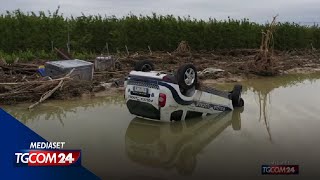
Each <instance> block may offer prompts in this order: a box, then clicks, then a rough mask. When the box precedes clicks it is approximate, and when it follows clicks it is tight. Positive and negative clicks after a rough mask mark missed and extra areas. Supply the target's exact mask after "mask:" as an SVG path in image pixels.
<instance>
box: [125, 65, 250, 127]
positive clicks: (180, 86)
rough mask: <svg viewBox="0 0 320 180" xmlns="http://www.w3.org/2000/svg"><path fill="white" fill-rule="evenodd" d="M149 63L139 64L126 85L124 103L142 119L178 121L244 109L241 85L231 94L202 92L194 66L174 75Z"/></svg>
mask: <svg viewBox="0 0 320 180" xmlns="http://www.w3.org/2000/svg"><path fill="white" fill-rule="evenodd" d="M153 70H154V67H153V64H152V63H151V62H150V61H141V62H139V63H138V64H137V65H136V67H135V70H134V71H131V72H130V74H129V76H128V77H127V78H126V81H125V100H126V104H127V107H128V109H129V111H130V113H131V114H134V115H137V116H139V117H142V118H148V119H155V120H163V121H172V120H175V121H179V120H185V119H187V118H191V117H196V116H205V115H208V114H213V113H219V112H224V111H231V110H233V109H234V108H235V107H242V106H243V105H244V101H243V99H242V98H241V91H242V86H241V85H235V86H234V88H233V90H232V91H230V92H225V91H220V90H217V89H213V88H208V87H201V90H200V89H199V87H198V86H199V84H198V79H197V71H196V68H195V67H194V66H193V65H192V64H186V65H183V66H181V67H180V68H179V69H178V71H177V72H175V73H166V72H162V71H153Z"/></svg>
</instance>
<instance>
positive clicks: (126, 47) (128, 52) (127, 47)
mask: <svg viewBox="0 0 320 180" xmlns="http://www.w3.org/2000/svg"><path fill="white" fill-rule="evenodd" d="M125 47H126V51H127V55H128V56H129V50H128V47H127V45H125Z"/></svg>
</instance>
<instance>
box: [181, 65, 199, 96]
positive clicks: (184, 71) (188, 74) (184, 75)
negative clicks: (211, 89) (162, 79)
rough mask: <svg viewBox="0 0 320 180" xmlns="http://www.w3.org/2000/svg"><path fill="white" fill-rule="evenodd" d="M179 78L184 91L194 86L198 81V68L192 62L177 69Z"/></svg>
mask: <svg viewBox="0 0 320 180" xmlns="http://www.w3.org/2000/svg"><path fill="white" fill-rule="evenodd" d="M177 80H178V84H179V87H180V89H181V90H182V91H187V90H189V89H191V88H194V87H195V85H196V84H197V83H198V75H197V70H196V68H195V67H194V66H193V65H192V64H186V65H182V66H180V67H179V69H178V71H177Z"/></svg>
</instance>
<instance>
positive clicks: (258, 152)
mask: <svg viewBox="0 0 320 180" xmlns="http://www.w3.org/2000/svg"><path fill="white" fill-rule="evenodd" d="M242 84H243V86H244V89H243V95H242V97H243V99H244V100H245V108H244V110H243V112H241V111H240V110H236V111H233V112H229V113H224V114H219V115H213V116H209V117H206V118H204V119H192V120H187V121H183V122H175V123H159V122H154V121H146V120H142V119H139V118H135V116H133V115H131V114H130V113H129V112H128V110H127V108H126V106H125V104H124V101H123V95H119V96H117V97H103V98H101V97H99V98H94V99H82V100H71V101H48V102H46V103H44V104H42V105H40V106H39V107H37V108H35V109H34V110H32V111H28V110H27V107H28V105H29V104H20V105H16V106H5V107H4V109H5V110H6V111H8V112H9V113H10V114H12V115H13V116H15V117H16V118H18V119H19V120H20V121H21V122H22V123H23V124H25V125H26V126H28V127H30V128H31V129H32V130H34V131H35V132H37V133H38V134H39V135H41V136H42V137H44V138H45V139H47V140H48V141H65V142H66V145H65V148H67V149H81V150H82V164H83V165H84V166H85V167H86V168H88V169H89V170H91V171H92V172H93V173H95V174H96V175H98V176H99V177H101V178H103V179H140V180H141V179H159V180H160V179H179V178H187V179H200V178H204V177H207V178H210V179H211V178H213V177H215V176H219V177H220V178H221V176H228V177H232V176H241V177H255V179H256V178H259V177H262V178H263V177H265V176H262V175H261V165H263V164H267V165H269V164H270V165H271V164H291V165H299V167H300V175H299V176H298V177H297V178H299V177H300V178H307V177H308V176H309V179H310V178H311V176H317V177H319V176H320V171H319V170H318V168H319V167H320V166H319V164H320V163H319V162H320V155H319V152H320V74H313V75H288V76H281V77H276V78H263V79H255V80H249V81H245V82H243V83H242ZM220 88H223V89H230V88H232V84H225V85H221V87H220ZM268 177H270V176H268ZM278 177H279V176H278ZM286 177H288V176H286ZM291 178H292V176H291Z"/></svg>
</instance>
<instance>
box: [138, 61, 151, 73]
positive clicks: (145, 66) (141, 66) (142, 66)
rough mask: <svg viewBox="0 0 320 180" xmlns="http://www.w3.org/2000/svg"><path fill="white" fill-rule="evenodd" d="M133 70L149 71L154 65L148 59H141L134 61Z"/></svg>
mask: <svg viewBox="0 0 320 180" xmlns="http://www.w3.org/2000/svg"><path fill="white" fill-rule="evenodd" d="M134 70H135V71H143V72H150V71H153V70H154V65H153V63H152V62H151V61H149V60H143V61H139V62H137V63H136V65H135V67H134Z"/></svg>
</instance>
